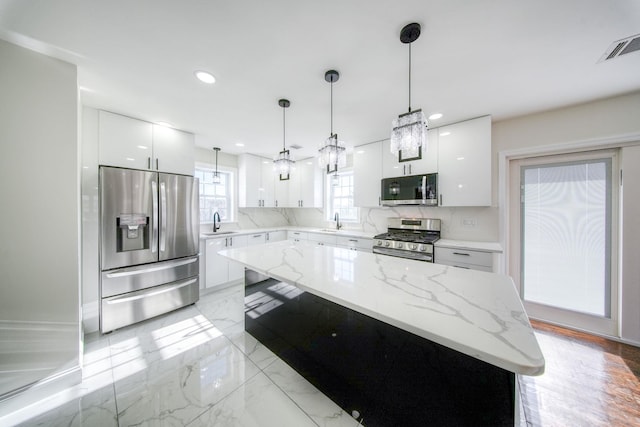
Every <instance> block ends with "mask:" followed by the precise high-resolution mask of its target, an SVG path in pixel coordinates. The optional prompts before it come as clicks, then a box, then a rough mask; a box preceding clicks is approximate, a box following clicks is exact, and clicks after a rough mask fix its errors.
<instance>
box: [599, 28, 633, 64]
mask: <svg viewBox="0 0 640 427" xmlns="http://www.w3.org/2000/svg"><path fill="white" fill-rule="evenodd" d="M637 50H640V34H636V35H635V36H631V37H627V38H626V39H622V40H617V41H615V42H613V43H611V44H610V45H609V47H608V48H607V50H606V51H605V52H604V55H602V57H601V58H600V60H599V61H598V62H603V61H608V60H609V59H613V58H617V57H618V56H621V55H626V54H628V53H631V52H635V51H637Z"/></svg>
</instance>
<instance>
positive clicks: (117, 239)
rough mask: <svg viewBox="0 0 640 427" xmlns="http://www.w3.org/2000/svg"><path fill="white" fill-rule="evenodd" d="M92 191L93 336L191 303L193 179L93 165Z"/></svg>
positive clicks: (195, 218) (195, 290) (195, 215)
mask: <svg viewBox="0 0 640 427" xmlns="http://www.w3.org/2000/svg"><path fill="white" fill-rule="evenodd" d="M99 188H100V230H101V232H100V270H101V273H100V298H101V304H100V331H101V332H102V333H105V332H109V331H112V330H114V329H117V328H121V327H123V326H127V325H130V324H133V323H136V322H140V321H142V320H145V319H149V318H151V317H154V316H158V315H160V314H164V313H167V312H169V311H172V310H175V309H177V308H180V307H183V306H186V305H189V304H192V303H194V302H196V301H197V300H198V298H199V279H198V270H199V269H198V235H199V226H200V224H199V207H198V184H197V181H196V180H195V179H194V178H193V177H191V176H185V175H174V174H167V173H161V172H151V171H142V170H133V169H123V168H114V167H106V166H101V167H100V183H99Z"/></svg>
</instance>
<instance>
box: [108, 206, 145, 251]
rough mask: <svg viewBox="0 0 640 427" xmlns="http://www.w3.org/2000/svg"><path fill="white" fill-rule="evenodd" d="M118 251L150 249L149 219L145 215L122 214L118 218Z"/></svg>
mask: <svg viewBox="0 0 640 427" xmlns="http://www.w3.org/2000/svg"><path fill="white" fill-rule="evenodd" d="M116 225H117V227H116V230H117V234H118V235H117V251H118V252H125V251H138V250H141V249H149V242H150V239H149V232H150V228H149V217H148V216H146V215H145V214H135V213H132V214H120V216H118V217H117V218H116Z"/></svg>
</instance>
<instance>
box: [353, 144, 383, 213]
mask: <svg viewBox="0 0 640 427" xmlns="http://www.w3.org/2000/svg"><path fill="white" fill-rule="evenodd" d="M387 148H388V145H387ZM382 156H383V154H382V141H378V142H373V143H371V144H366V145H359V146H357V147H355V148H354V149H353V204H354V205H355V206H357V207H371V206H380V180H381V179H382Z"/></svg>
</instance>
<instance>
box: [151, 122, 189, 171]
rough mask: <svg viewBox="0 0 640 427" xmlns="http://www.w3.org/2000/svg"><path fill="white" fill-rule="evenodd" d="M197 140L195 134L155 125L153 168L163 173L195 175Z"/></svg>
mask: <svg viewBox="0 0 640 427" xmlns="http://www.w3.org/2000/svg"><path fill="white" fill-rule="evenodd" d="M194 144H195V138H194V136H193V134H191V133H187V132H183V131H181V130H178V129H172V128H170V127H166V126H160V125H156V124H154V125H153V157H154V160H155V164H153V165H152V166H151V167H152V169H154V170H158V171H162V172H172V173H179V174H183V175H193V173H194V170H195V166H194V165H195V152H194Z"/></svg>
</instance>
